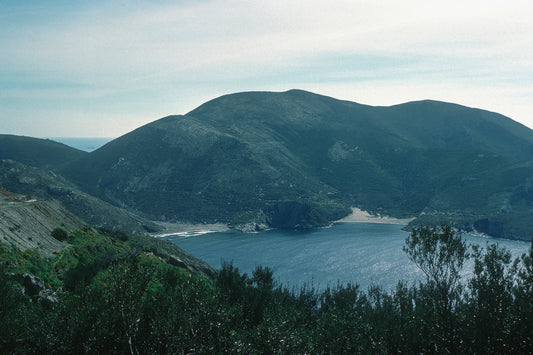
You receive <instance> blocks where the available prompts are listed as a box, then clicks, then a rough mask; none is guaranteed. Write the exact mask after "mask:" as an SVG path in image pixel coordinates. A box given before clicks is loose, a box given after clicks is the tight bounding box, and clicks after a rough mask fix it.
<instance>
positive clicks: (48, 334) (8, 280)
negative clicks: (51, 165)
mask: <svg viewBox="0 0 533 355" xmlns="http://www.w3.org/2000/svg"><path fill="white" fill-rule="evenodd" d="M73 242H74V243H75V244H74V245H73V246H72V247H70V248H67V249H66V250H65V251H63V252H62V253H61V255H59V256H56V257H55V258H53V259H51V260H50V261H46V260H42V259H39V258H38V257H37V256H36V255H35V253H34V252H31V251H30V252H18V253H16V252H14V251H13V252H11V251H10V250H9V248H6V247H2V248H3V249H1V250H0V251H1V254H0V256H1V258H0V267H1V270H0V271H1V272H0V304H2V307H0V352H1V353H87V352H89V353H162V354H166V353H172V354H175V353H178V354H179V353H209V354H211V353H253V354H255V353H335V354H340V353H380V354H381V353H447V352H452V353H530V352H531V351H533V347H532V344H533V343H532V342H531V340H532V339H533V338H532V336H533V330H532V329H533V327H531V324H532V323H531V322H532V321H533V286H532V285H533V244H532V247H531V249H530V251H529V253H527V254H524V255H523V256H521V257H520V258H517V259H516V260H515V261H514V262H513V261H512V260H511V258H510V255H509V252H508V251H506V250H504V249H501V248H499V247H498V246H495V245H488V246H487V247H486V248H481V247H477V246H473V247H472V251H471V253H470V252H468V248H467V247H466V246H465V245H464V242H462V241H461V239H460V237H459V236H458V235H456V234H455V233H453V231H452V230H451V229H449V227H447V226H442V227H441V228H439V229H433V228H422V229H420V230H418V231H415V232H413V233H412V234H411V236H410V237H409V238H407V241H406V242H407V243H406V252H407V253H408V255H409V257H410V258H411V259H412V260H413V262H415V263H416V264H417V265H419V266H420V267H421V268H422V270H425V271H424V272H425V273H426V275H427V280H426V281H425V282H421V283H419V284H413V285H408V284H406V283H404V282H400V283H399V284H398V285H397V287H396V289H395V290H394V291H390V292H386V291H384V290H383V289H381V288H379V287H371V288H370V289H369V290H367V291H366V292H365V291H362V290H360V289H359V287H358V286H357V285H355V284H347V285H337V286H336V287H330V288H327V289H326V290H324V291H322V292H317V291H316V290H315V289H313V288H305V287H304V288H302V289H301V290H298V291H295V290H292V291H291V290H288V289H286V288H283V287H281V286H278V285H277V284H276V283H275V282H274V277H273V273H272V270H271V269H269V268H264V267H257V268H256V269H255V270H254V271H253V272H252V274H251V275H247V274H242V273H241V272H240V271H239V270H238V268H236V267H234V266H233V265H232V264H231V263H225V264H224V265H223V267H222V269H221V270H220V271H219V272H218V274H217V276H216V278H215V279H214V280H209V279H206V278H203V277H201V276H198V275H194V274H191V273H189V272H188V271H185V270H183V269H180V268H178V267H175V266H173V265H170V264H168V263H165V262H164V260H163V259H162V258H160V257H158V256H155V255H154V253H152V252H146V251H143V249H142V248H139V245H135V244H134V242H132V241H131V240H130V239H129V238H128V241H127V242H123V241H120V240H117V239H115V238H109V237H106V236H101V235H91V234H90V233H86V232H77V233H74V234H73ZM151 248H155V244H154V245H152V246H151ZM119 250H121V251H120V252H119ZM469 257H471V258H472V259H473V263H474V271H473V274H472V276H471V277H470V278H469V279H467V280H465V279H463V278H460V277H458V276H457V275H456V274H457V273H458V272H459V271H460V269H461V266H462V265H463V263H464V262H465V261H466V260H467V258H469ZM34 267H35V268H36V269H35V270H37V271H38V272H39V273H40V275H41V277H43V278H47V279H51V278H53V277H57V278H59V279H61V280H64V283H65V285H64V287H63V288H61V289H59V288H58V289H57V291H58V297H59V302H58V303H52V304H50V303H44V302H41V301H39V300H38V299H36V298H33V299H30V298H29V297H26V296H24V295H23V294H22V293H21V292H20V286H19V285H18V284H17V283H16V281H15V279H14V278H13V277H12V276H10V275H11V274H12V273H13V272H15V273H20V272H27V271H29V270H30V269H32V268H34ZM61 290H63V291H61ZM443 290H444V291H446V292H443Z"/></svg>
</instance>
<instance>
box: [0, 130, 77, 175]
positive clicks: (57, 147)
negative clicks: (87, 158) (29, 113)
mask: <svg viewBox="0 0 533 355" xmlns="http://www.w3.org/2000/svg"><path fill="white" fill-rule="evenodd" d="M85 154H87V153H86V152H83V151H81V150H78V149H74V148H72V147H69V146H67V145H65V144H62V143H58V142H55V141H52V140H49V139H39V138H32V137H23V136H15V135H9V134H0V159H12V160H16V161H18V162H20V163H23V164H25V165H29V166H35V167H50V166H58V165H62V164H66V163H68V162H71V161H72V160H75V159H78V158H80V157H82V156H83V155H85Z"/></svg>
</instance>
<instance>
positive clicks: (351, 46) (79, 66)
mask: <svg viewBox="0 0 533 355" xmlns="http://www.w3.org/2000/svg"><path fill="white" fill-rule="evenodd" d="M531 14H533V2H531V1H529V0H528V1H516V0H507V1H490V0H485V1H470V0H460V1H456V0H449V1H432V0H424V1H421V0H403V1H379V0H352V1H335V0H332V1H323V0H321V1H315V0H310V1H300V0H292V1H278V0H273V1H268V0H266V1H265V0H262V1H256V0H239V1H238V0H220V1H218V0H205V1H158V2H155V1H103V0H97V1H86V2H77V1H76V2H75V1H16V0H13V1H8V0H0V48H2V51H1V54H0V133H10V134H19V135H28V136H36V137H58V136H100V137H117V136H119V135H122V134H124V133H127V132H129V131H131V130H133V129H135V128H137V127H139V126H141V125H143V124H146V123H148V122H151V121H153V120H155V119H158V118H160V117H163V116H167V115H171V114H184V113H187V112H188V111H190V110H192V109H194V108H195V107H197V106H198V105H200V104H202V103H203V102H205V101H207V100H210V99H212V98H215V97H217V96H220V95H224V94H228V93H233V92H239V91H249V90H268V91H285V90H288V89H292V88H299V89H304V90H309V91H313V92H316V93H320V94H324V95H329V96H333V97H336V98H340V99H346V100H351V101H356V102H360V103H365V104H371V105H392V104H398V103H402V102H406V101H413V100H421V99H435V100H442V101H449V102H455V103H459V104H463V105H467V106H473V107H478V108H483V109H487V110H491V111H496V112H499V113H502V114H504V115H506V116H509V117H511V118H513V119H514V120H516V121H519V122H521V123H523V124H525V125H527V126H529V127H533V45H532V44H533V43H532V42H533V21H531V20H530V16H531Z"/></svg>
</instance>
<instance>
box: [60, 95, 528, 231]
mask: <svg viewBox="0 0 533 355" xmlns="http://www.w3.org/2000/svg"><path fill="white" fill-rule="evenodd" d="M532 153H533V132H532V131H531V130H530V129H528V128H526V127H524V126H522V125H520V124H518V123H516V122H514V121H512V120H511V119H509V118H507V117H504V116H502V115H499V114H496V113H492V112H488V111H483V110H479V109H473V108H468V107H464V106H460V105H455V104H450V103H444V102H438V101H420V102H411V103H406V104H402V105H396V106H391V107H372V106H367V105H361V104H358V103H355V102H348V101H341V100H336V99H334V98H330V97H326V96H321V95H317V94H313V93H309V92H305V91H300V90H291V91H288V92H283V93H272V92H247V93H238V94H232V95H226V96H222V97H220V98H217V99H214V100H212V101H209V102H207V103H205V104H204V105H202V106H200V107H198V108H197V109H195V110H193V111H191V112H189V113H187V114H186V115H181V116H169V117H165V118H162V119H160V120H157V121H154V122H152V123H150V124H148V125H145V126H143V127H140V128H139V129H136V130H135V131H133V132H130V133H128V134H126V135H124V136H122V137H120V138H118V139H116V140H114V141H112V142H110V143H109V144H107V145H106V146H104V147H102V148H100V149H98V150H96V151H94V152H92V153H88V154H85V155H83V156H82V157H80V158H79V159H76V160H74V161H72V162H71V163H69V164H67V165H66V167H65V168H64V169H63V170H62V173H63V174H64V175H65V176H67V177H68V178H69V179H71V180H72V181H74V182H75V183H76V184H77V185H78V186H79V187H80V188H81V189H82V190H84V191H85V192H88V193H90V194H92V195H95V196H97V197H99V198H102V199H104V200H106V201H108V202H110V203H111V204H114V205H116V206H123V207H126V208H128V209H129V210H130V211H134V212H136V213H139V214H142V215H143V216H145V217H147V218H151V219H155V220H167V221H174V220H186V221H192V222H224V223H230V224H232V225H233V226H236V227H240V228H249V227H252V228H254V227H257V228H261V227H266V226H269V227H278V228H295V229H298V228H312V227H316V226H321V225H326V224H328V223H330V222H331V221H333V220H336V219H338V218H340V217H343V216H344V215H346V214H348V213H349V207H352V206H355V207H359V208H361V209H365V210H368V211H371V212H373V213H380V214H387V215H391V216H394V217H418V218H417V219H416V220H415V221H414V222H413V223H415V224H416V223H430V224H435V223H437V221H439V222H440V221H445V222H447V223H450V224H452V225H454V226H456V227H459V228H462V229H464V230H468V231H473V230H474V229H475V230H477V231H479V232H484V233H488V234H492V235H496V236H505V237H527V236H529V233H530V232H531V231H532V230H533V228H532V227H533V225H532V222H529V221H531V220H532V219H531V216H532V211H533V194H532V193H531V191H530V190H531V189H530V187H531V182H532V181H533V180H532V177H533V166H532V162H531V160H530V157H531V156H533V155H532Z"/></svg>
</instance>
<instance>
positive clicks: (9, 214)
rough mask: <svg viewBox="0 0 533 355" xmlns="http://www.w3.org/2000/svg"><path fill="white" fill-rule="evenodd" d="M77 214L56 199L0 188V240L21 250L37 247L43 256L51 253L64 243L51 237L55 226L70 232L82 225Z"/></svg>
mask: <svg viewBox="0 0 533 355" xmlns="http://www.w3.org/2000/svg"><path fill="white" fill-rule="evenodd" d="M85 225H86V223H85V222H84V221H82V220H81V219H79V218H78V217H76V216H75V215H74V214H72V213H71V212H69V211H67V210H66V209H65V207H64V206H63V205H62V204H61V203H60V202H59V201H57V200H38V199H34V198H32V197H31V196H25V195H17V194H14V193H11V192H8V191H6V190H0V242H2V243H6V244H11V245H14V246H15V247H17V248H18V249H20V250H25V249H33V248H36V249H38V250H39V251H40V252H41V254H42V255H43V256H52V255H53V254H54V253H55V252H57V251H59V250H61V249H62V248H64V247H65V246H67V244H66V243H64V242H61V241H59V240H57V239H55V238H53V237H52V235H51V232H52V231H53V230H54V229H55V228H63V229H65V230H67V231H69V232H72V231H74V230H77V229H80V228H83V227H84V226H85Z"/></svg>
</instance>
